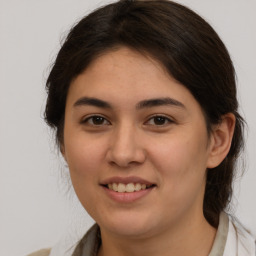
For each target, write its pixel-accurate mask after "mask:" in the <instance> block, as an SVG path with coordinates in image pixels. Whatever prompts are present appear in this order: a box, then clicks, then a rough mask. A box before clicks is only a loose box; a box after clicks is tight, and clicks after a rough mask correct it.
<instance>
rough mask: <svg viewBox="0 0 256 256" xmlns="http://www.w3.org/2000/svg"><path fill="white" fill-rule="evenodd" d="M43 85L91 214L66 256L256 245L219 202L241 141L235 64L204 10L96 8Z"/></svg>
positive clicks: (241, 250) (148, 4) (203, 251)
mask: <svg viewBox="0 0 256 256" xmlns="http://www.w3.org/2000/svg"><path fill="white" fill-rule="evenodd" d="M47 90H48V99H47V105H46V111H45V117H46V121H47V123H48V124H49V125H50V126H51V127H52V128H53V129H55V131H56V139H57V143H58V145H59V148H60V151H61V153H62V155H63V156H64V158H65V160H66V162H67V164H68V166H69V170H70V176H71V180H72V184H73V186H74V189H75V192H76V194H77V196H78V198H79V200H80V202H81V204H82V205H83V207H84V208H85V210H86V211H87V212H88V213H89V214H90V215H91V216H92V218H93V219H94V220H95V222H96V223H97V224H95V225H94V226H93V227H92V228H91V229H90V230H89V231H88V233H87V234H86V235H85V236H84V237H83V238H82V239H81V240H80V241H79V242H78V243H77V244H76V245H75V246H74V248H71V249H70V251H69V252H68V254H67V255H70V256H71V255H73V256H82V255H93V256H94V255H98V256H102V255H104V256H108V255H118V256H121V255H149V256H150V255H162V256H165V255H180V256H181V255H196V256H200V255H202V256H206V255H211V256H213V255H225V256H230V255H241V256H246V255H255V240H254V238H253V237H252V236H251V235H250V234H249V233H248V232H247V231H246V230H244V229H243V228H242V227H241V226H240V225H239V224H238V223H236V222H234V221H232V219H231V218H230V219H229V217H228V216H227V214H226V213H225V212H224V210H225V208H226V207H227V205H228V203H229V202H230V199H231V196H232V178H233V175H234V171H235V166H236V160H237V157H238V156H239V153H240V150H241V149H242V147H243V119H242V117H241V116H240V115H239V113H238V111H237V109H238V102H237V98H236V84H235V72H234V68H233V65H232V61H231V59H230V57H229V54H228V52H227V50H226V48H225V46H224V45H223V43H222V41H221V40H220V38H219V37H218V35H217V34H216V33H215V31H214V30H213V29H212V28H211V27H210V25H209V24H208V23H206V22H205V21H204V20H203V19H202V18H201V17H199V16H198V15H197V14H195V13H194V12H192V11H191V10H189V9H187V8H186V7H184V6H181V5H179V4H177V3H174V2H171V1H136V0H134V1H132V0H125V1H119V2H116V3H113V4H109V5H107V6H105V7H102V8H100V9H98V10H96V11H94V12H93V13H91V14H89V15H88V16H87V17H85V18H83V19H82V20H81V21H80V22H79V23H78V24H77V25H76V26H74V28H73V29H72V30H71V31H70V33H69V35H68V36H67V39H66V41H65V42H64V44H63V46H62V48H61V50H60V51H59V54H58V56H57V58H56V61H55V64H54V66H53V68H52V70H51V72H50V75H49V77H48V80H47ZM40 253H41V254H40ZM33 255H50V256H54V255H56V256H57V255H58V256H59V255H61V253H60V252H59V251H57V250H56V249H54V248H53V249H52V250H51V251H49V250H45V251H41V252H37V253H35V254H33Z"/></svg>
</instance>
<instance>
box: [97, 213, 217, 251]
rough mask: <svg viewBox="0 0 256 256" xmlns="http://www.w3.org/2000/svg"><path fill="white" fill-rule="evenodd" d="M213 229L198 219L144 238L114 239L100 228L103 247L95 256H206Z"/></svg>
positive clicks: (209, 247) (192, 219)
mask: <svg viewBox="0 0 256 256" xmlns="http://www.w3.org/2000/svg"><path fill="white" fill-rule="evenodd" d="M215 235H216V229H215V228H213V227H212V226H211V225H210V224H209V223H208V222H207V221H206V220H205V218H204V216H203V215H201V216H198V215H197V216H194V218H191V219H190V220H188V219H186V222H183V223H182V224H179V225H177V226H174V227H173V228H171V229H170V228H168V229H166V230H162V232H161V233H160V234H159V233H158V234H153V235H150V236H144V237H139V238H138V237H127V236H116V235H114V234H111V232H107V231H106V230H104V229H101V236H102V246H101V248H100V251H99V254H98V256H128V255H133V256H137V255H138V256H139V255H147V256H153V255H154V256H155V255H161V256H167V255H168V256H169V255H175V256H185V255H186V256H187V255H190V256H207V255H208V254H209V253H210V251H211V248H212V245H213V242H214V238H215Z"/></svg>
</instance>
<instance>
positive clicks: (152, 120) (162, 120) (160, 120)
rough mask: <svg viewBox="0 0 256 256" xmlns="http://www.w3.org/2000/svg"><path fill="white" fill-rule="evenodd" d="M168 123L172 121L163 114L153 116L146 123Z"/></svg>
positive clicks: (156, 124)
mask: <svg viewBox="0 0 256 256" xmlns="http://www.w3.org/2000/svg"><path fill="white" fill-rule="evenodd" d="M169 123H173V121H172V120H171V119H169V118H167V117H165V116H153V117H152V118H150V119H149V120H148V121H147V124H149V125H155V126H164V125H167V124H169Z"/></svg>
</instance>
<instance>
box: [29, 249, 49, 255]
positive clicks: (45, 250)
mask: <svg viewBox="0 0 256 256" xmlns="http://www.w3.org/2000/svg"><path fill="white" fill-rule="evenodd" d="M50 252H51V249H42V250H39V251H36V252H33V253H31V254H29V255H27V256H49V255H50Z"/></svg>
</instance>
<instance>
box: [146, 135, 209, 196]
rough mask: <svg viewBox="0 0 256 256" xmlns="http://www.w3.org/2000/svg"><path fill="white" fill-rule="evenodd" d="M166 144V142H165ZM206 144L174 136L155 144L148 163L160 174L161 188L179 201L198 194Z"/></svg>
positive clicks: (203, 141)
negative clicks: (191, 194)
mask: <svg viewBox="0 0 256 256" xmlns="http://www.w3.org/2000/svg"><path fill="white" fill-rule="evenodd" d="M168 141H169V142H168ZM205 145H206V143H205V140H198V139H193V137H191V136H187V137H186V136H175V138H172V139H169V140H165V143H162V144H157V143H154V148H153V149H152V151H151V152H150V154H151V160H152V162H153V165H154V166H155V167H156V170H157V171H158V172H159V176H160V180H161V183H162V184H163V185H164V186H163V188H164V189H165V190H168V191H169V193H171V194H172V195H173V196H174V197H176V198H177V200H178V199H181V198H182V197H184V195H186V194H189V193H196V192H198V190H201V187H202V185H204V181H205V172H206V162H207V149H206V147H205Z"/></svg>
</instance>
